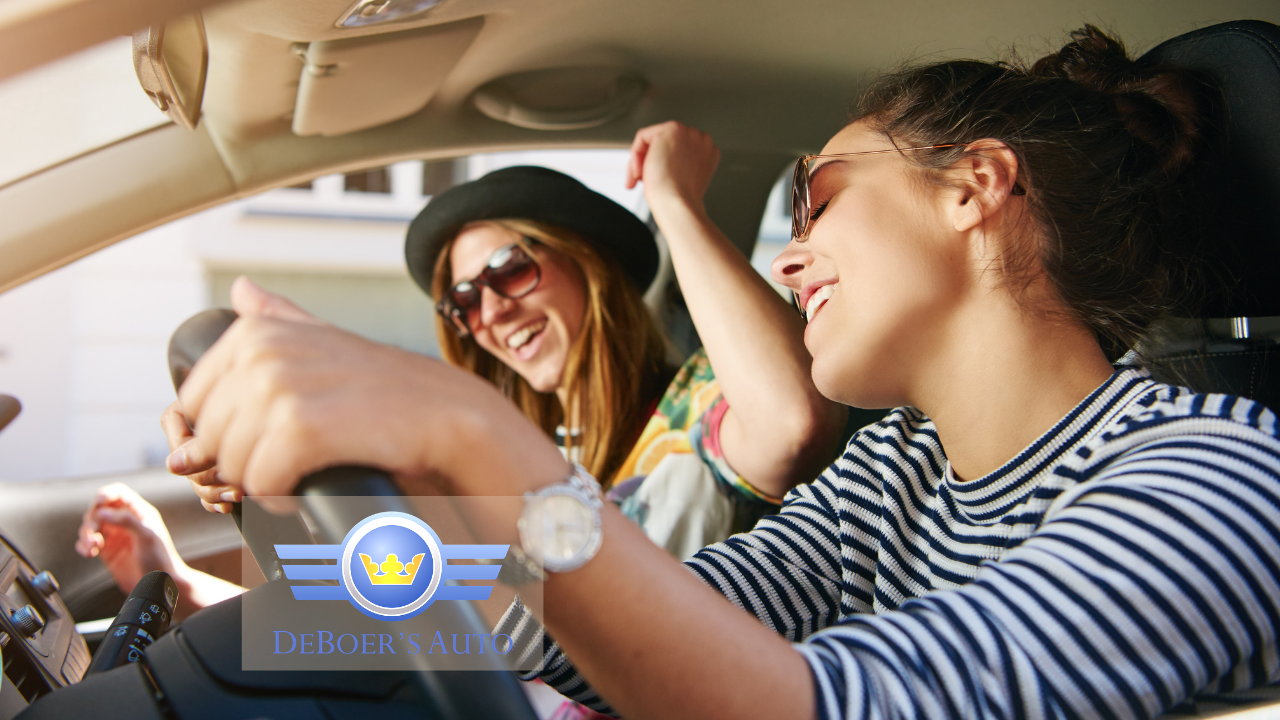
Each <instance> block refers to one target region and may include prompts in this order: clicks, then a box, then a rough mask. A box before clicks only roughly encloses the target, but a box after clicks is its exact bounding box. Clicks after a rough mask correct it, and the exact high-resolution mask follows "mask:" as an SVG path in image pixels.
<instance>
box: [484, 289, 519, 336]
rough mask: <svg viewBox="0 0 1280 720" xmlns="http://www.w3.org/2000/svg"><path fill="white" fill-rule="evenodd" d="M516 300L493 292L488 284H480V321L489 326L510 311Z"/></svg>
mask: <svg viewBox="0 0 1280 720" xmlns="http://www.w3.org/2000/svg"><path fill="white" fill-rule="evenodd" d="M515 304H516V301H515V300H512V299H511V298H508V297H503V296H501V295H499V294H498V293H496V292H494V291H493V289H492V288H490V287H489V286H488V285H481V286H480V323H481V325H483V326H486V327H487V326H489V325H491V324H492V323H494V322H496V321H498V320H500V319H502V316H503V315H506V314H507V313H508V312H511V308H513V307H515Z"/></svg>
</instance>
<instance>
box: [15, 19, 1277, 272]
mask: <svg viewBox="0 0 1280 720" xmlns="http://www.w3.org/2000/svg"><path fill="white" fill-rule="evenodd" d="M198 2H199V0H190V1H184V2H181V3H178V4H176V5H170V7H177V8H180V9H186V8H188V7H190V6H192V5H194V4H197V3H198ZM77 7H96V8H99V9H98V11H97V12H98V14H99V15H101V14H102V13H103V12H104V10H103V9H102V8H106V9H108V10H112V9H114V10H116V11H118V13H124V12H126V10H127V11H128V12H133V13H135V14H134V15H131V16H129V17H131V18H133V17H136V18H137V20H136V21H135V22H138V23H142V24H146V22H148V20H151V19H155V18H156V17H157V16H156V15H155V13H158V12H161V11H160V10H156V9H155V8H157V7H159V5H157V4H156V3H134V4H130V3H124V2H120V1H118V0H96V1H95V0H0V38H5V37H14V36H15V35H20V34H21V30H22V28H23V23H28V24H29V25H30V26H31V27H39V28H41V29H42V32H47V31H48V29H49V28H50V27H53V26H54V25H52V24H51V23H54V22H55V21H56V22H64V23H67V25H66V27H67V28H68V37H69V38H74V37H78V36H76V35H75V32H81V34H82V35H83V37H84V38H85V39H84V41H83V42H84V43H88V42H90V41H99V40H101V39H103V38H101V37H96V38H95V37H93V36H92V33H87V31H83V28H81V27H80V26H79V25H74V23H72V21H71V20H70V19H68V18H70V17H72V16H73V15H74V13H73V12H72V10H74V9H75V8H77ZM349 7H350V0H240V1H239V2H232V3H227V4H222V5H216V6H212V7H206V8H205V9H204V20H205V26H206V28H207V32H208V40H209V73H208V83H207V86H206V90H205V98H204V104H203V112H204V115H203V118H202V120H201V121H200V124H199V126H198V127H197V128H196V130H194V131H188V130H184V129H182V128H180V127H178V126H175V125H166V126H163V127H160V128H157V129H155V130H152V131H149V132H145V133H142V134H140V135H137V136H134V137H131V138H127V139H125V140H123V141H120V142H117V143H115V144H113V145H111V146H108V147H105V148H102V149H99V150H97V151H94V152H91V153H88V154H86V155H82V156H80V157H78V158H74V159H71V160H68V161H66V162H63V163H61V164H59V165H57V166H54V167H52V168H48V169H46V170H44V171H42V172H38V173H35V174H33V175H28V176H27V177H25V178H22V179H20V180H17V181H15V182H13V183H10V184H8V185H6V186H4V187H0V217H2V218H4V222H2V223H0V259H2V260H3V261H2V262H0V291H2V290H5V289H8V288H10V287H13V286H14V285H17V284H19V283H21V282H24V281H25V280H28V279H30V278H32V277H35V276H37V275H40V274H42V273H44V272H47V271H49V270H51V269H53V268H55V267H58V266H60V265H63V264H65V263H67V262H70V261H71V260H73V259H75V258H78V257H81V256H83V255H85V254H88V253H90V252H92V251H94V250H96V249H98V248H101V247H103V246H105V245H108V244H111V243H113V242H116V241H118V240H121V239H123V238H126V237H129V236H132V235H134V234H136V233H138V232H140V231H142V230H145V229H147V228H150V227H154V226H156V225H159V224H162V223H164V222H167V221H169V220H172V219H175V218H178V217H181V216H184V215H187V214H190V213H192V212H195V211H197V210H200V209H203V208H206V207H210V206H213V205H217V204H220V203H223V202H226V201H228V200H230V199H233V198H237V197H241V196H244V195H247V194H252V193H257V192H261V191H263V190H266V189H269V188H272V187H277V186H280V185H285V184H291V183H294V182H297V181H299V180H305V179H309V178H312V177H315V176H318V175H322V174H326V173H331V172H337V171H343V170H350V169H356V168H361V167H368V166H373V165H381V164H384V163H388V162H392V161H396V160H401V159H406V158H433V157H448V156H454V155H459V154H467V153H472V152H478V151H487V150H496V149H516V148H529V147H536V146H545V145H555V146H560V147H617V146H625V145H626V144H628V143H629V141H630V139H631V136H632V134H633V133H634V131H635V129H636V128H638V127H640V126H643V125H645V124H648V123H653V122H658V121H662V120H666V119H670V118H676V119H680V120H682V121H685V122H688V123H691V124H693V125H696V126H698V127H701V128H703V129H705V130H707V131H709V132H711V133H712V134H713V136H715V138H716V139H717V141H718V142H719V143H720V145H721V147H722V148H723V149H724V151H725V153H724V160H723V161H722V165H721V171H720V173H719V175H718V178H717V182H716V185H715V186H713V188H712V191H711V193H710V194H709V197H708V205H709V207H711V208H713V210H714V211H715V212H714V214H715V215H717V216H718V219H719V220H720V221H721V223H722V224H724V225H726V230H727V231H728V233H729V235H730V237H733V238H734V239H735V241H736V242H738V243H739V245H740V246H742V247H743V248H744V249H748V248H749V247H750V245H751V243H752V242H754V233H755V228H756V225H757V224H758V221H759V212H760V210H761V209H762V207H763V204H764V202H763V201H764V197H765V195H766V194H767V192H768V189H769V187H770V186H771V185H772V184H773V182H774V180H776V178H777V177H778V176H779V173H781V172H782V171H783V169H784V167H785V165H786V163H787V161H788V159H790V158H794V157H795V156H796V155H798V154H800V153H802V152H810V151H813V150H815V149H816V148H819V147H821V145H822V144H823V142H824V141H825V139H826V138H827V137H828V136H830V135H831V134H832V133H833V132H834V131H835V130H836V129H838V128H839V127H840V125H841V123H842V122H843V120H844V119H845V118H846V117H847V113H848V109H849V101H850V98H852V97H853V96H854V95H855V93H856V91H857V90H858V88H859V86H860V85H861V84H862V83H863V82H864V81H865V79H866V78H867V77H868V76H869V75H870V74H872V73H874V72H875V71H877V70H883V69H886V68H892V67H894V66H895V65H897V64H899V63H901V62H903V61H906V60H910V59H937V58H945V57H958V56H965V57H988V58H989V57H992V56H993V55H994V54H995V53H997V52H998V51H1000V50H1001V49H1003V48H1005V47H1007V46H1009V45H1010V44H1012V43H1016V44H1017V45H1018V46H1019V47H1021V48H1024V53H1025V54H1026V55H1030V56H1035V55H1037V54H1040V53H1042V52H1043V51H1045V50H1047V49H1049V48H1051V47H1053V46H1055V45H1056V44H1060V43H1061V41H1062V39H1063V37H1064V36H1065V33H1066V32H1067V31H1068V30H1070V29H1072V28H1075V27H1078V26H1080V25H1081V24H1083V23H1084V22H1094V23H1097V24H1100V25H1102V26H1104V27H1108V28H1110V29H1113V30H1115V31H1116V32H1118V33H1119V34H1120V35H1121V36H1122V37H1123V38H1125V39H1126V41H1127V42H1128V43H1129V45H1130V46H1131V48H1133V49H1134V50H1136V51H1139V52H1140V51H1142V50H1145V49H1146V48H1149V47H1151V46H1153V45H1155V44H1156V43H1158V42H1159V41H1161V40H1164V39H1167V38H1169V37H1172V36H1174V35H1178V34H1180V33H1183V32H1186V31H1188V30H1192V29H1195V28H1197V27H1203V26H1205V25H1208V24H1212V23H1215V22H1221V21H1226V20H1237V19H1245V18H1250V19H1261V20H1267V21H1270V22H1277V23H1280V2H1276V1H1275V0H1216V1H1215V2H1207V1H1205V0H1201V1H1199V2H1188V1H1186V0H999V1H995V0H990V1H983V2H976V1H975V2H961V1H957V0H946V1H943V0H875V1H862V0H831V1H819V0H788V1H787V2H776V1H775V2H765V1H762V0H726V1H722V2H710V1H708V0H643V1H640V0H630V1H622V0H444V2H442V3H441V4H440V5H438V6H437V7H435V8H434V9H433V10H431V11H430V12H429V13H428V14H427V15H426V16H424V17H423V18H422V19H420V20H418V21H411V22H403V23H397V24H388V25H385V26H371V27H366V28H361V29H340V28H338V27H336V26H335V21H336V20H337V19H338V18H339V17H340V16H342V15H343V13H344V12H346V11H347V10H348V8H349ZM14 8H17V9H18V10H22V11H23V12H25V14H23V12H17V11H15V10H14ZM130 8H131V9H130ZM6 10H8V11H9V12H8V14H7V15H6ZM148 13H150V14H148ZM91 15H92V13H91ZM113 17H114V16H113ZM51 18H52V19H51ZM76 28H80V30H76ZM55 45H56V44H55ZM63 45H74V42H73V40H71V39H64V42H63ZM74 49H77V48H76V47H65V48H63V47H62V46H61V45H57V47H56V48H55V50H48V49H46V50H45V53H46V55H47V56H48V57H52V55H49V53H52V52H55V51H57V52H63V53H65V52H70V51H72V50H74ZM6 61H7V62H10V65H11V66H12V64H13V63H15V62H18V61H17V60H13V59H12V58H11V57H8V56H6V55H5V54H4V53H3V52H0V63H4V62H6ZM530 71H544V72H541V73H538V72H533V73H531V72H530ZM11 72H12V69H11V67H10V68H6V67H5V66H4V65H2V64H0V77H3V76H4V75H6V74H10V73H11ZM521 73H523V75H521ZM513 76H514V77H513ZM624 81H625V82H624ZM615 83H620V84H615ZM626 83H631V84H630V85H627V84H626ZM620 87H625V88H630V89H631V91H633V97H631V98H630V100H628V101H627V104H626V105H625V107H623V106H619V107H622V110H621V111H620V112H622V114H621V115H620V116H619V117H616V118H615V119H612V120H610V121H608V122H606V123H604V124H602V125H597V126H595V127H580V125H581V124H583V123H578V125H579V126H575V129H568V130H545V129H531V128H530V127H521V126H519V124H520V123H519V120H518V118H519V117H520V116H521V115H520V113H517V112H514V111H513V113H512V117H513V118H515V119H516V120H515V121H516V124H512V122H502V121H499V120H494V119H491V118H490V117H487V116H486V115H484V114H482V113H481V112H480V111H479V110H477V109H476V103H475V102H474V101H473V98H474V97H475V95H476V93H477V90H481V89H482V88H484V90H482V92H481V94H482V95H484V96H485V97H486V98H489V99H490V100H492V99H493V98H494V97H497V98H498V101H499V102H502V101H503V100H502V99H503V98H506V101H509V102H510V103H512V104H514V105H515V106H516V107H515V110H519V111H522V112H524V115H525V116H529V117H533V118H534V119H535V120H536V119H537V118H540V117H547V118H552V119H555V118H571V117H574V116H575V115H574V114H575V113H578V111H579V110H581V108H582V107H588V108H589V107H591V106H592V104H593V103H601V102H604V101H606V100H608V98H609V97H610V93H611V92H613V91H616V90H617V88H620ZM495 88H496V90H495ZM139 92H142V91H141V89H139ZM615 94H616V92H615ZM632 100H634V104H632V103H631V101H632ZM491 104H492V103H491ZM13 111H15V109H14V108H0V112H13ZM157 112H158V111H157ZM588 114H589V113H588ZM526 124H528V123H526ZM567 124H569V125H572V123H567ZM586 124H590V123H586Z"/></svg>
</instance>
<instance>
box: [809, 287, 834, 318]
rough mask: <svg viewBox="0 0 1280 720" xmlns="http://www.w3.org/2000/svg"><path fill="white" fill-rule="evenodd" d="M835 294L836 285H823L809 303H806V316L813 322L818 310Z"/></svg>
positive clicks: (811, 296) (810, 297)
mask: <svg viewBox="0 0 1280 720" xmlns="http://www.w3.org/2000/svg"><path fill="white" fill-rule="evenodd" d="M835 292H836V286H835V283H832V284H831V285H823V286H822V287H820V288H818V290H817V292H815V293H814V294H813V295H810V296H809V302H807V303H805V306H804V316H805V317H806V318H808V319H809V321H810V322H812V321H813V316H814V314H815V313H817V312H818V308H820V307H822V304H823V303H825V302H826V301H827V300H828V299H829V298H830V297H831V296H832V295H834V294H835Z"/></svg>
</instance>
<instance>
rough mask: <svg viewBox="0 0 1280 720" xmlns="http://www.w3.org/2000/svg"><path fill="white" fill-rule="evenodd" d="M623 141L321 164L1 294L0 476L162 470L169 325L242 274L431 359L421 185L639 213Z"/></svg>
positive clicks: (764, 231)
mask: <svg viewBox="0 0 1280 720" xmlns="http://www.w3.org/2000/svg"><path fill="white" fill-rule="evenodd" d="M626 161H627V152H626V151H625V150H555V151H528V152H504V153H489V154H483V155H473V156H470V157H465V158H459V159H447V160H433V161H418V160H415V161H408V162H401V163H396V164H394V165H390V166H385V167H375V168H368V169H365V170H359V171H354V172H349V173H345V174H336V175H328V176H323V177H318V178H315V179H314V180H312V181H310V182H305V183H301V184H299V185H297V186H294V187H287V188H279V189H276V190H271V191H269V192H266V193H262V194H260V195H257V196H255V197H251V198H247V199H243V200H238V201H235V202H231V203H227V204H225V205H222V206H219V207H216V208H212V209H210V210H206V211H204V212H201V213H197V214H195V215H191V216H189V217H186V218H183V219H180V220H177V221H174V222H171V223H169V224H167V225H163V226H161V227H158V228H155V229H152V230H149V231H147V232H144V233H141V234H139V235H137V236H135V237H133V238H131V239H129V240H125V241H122V242H120V243H117V244H115V245H113V246H111V247H109V248H106V249H105V250H102V251H99V252H97V253H94V254H93V255H90V256H88V257H86V258H84V259H82V260H79V261H77V262H75V263H72V264H70V265H68V266H66V267H64V268H62V269H59V270H57V271H54V272H51V273H48V274H47V275H44V276H42V277H40V278H38V279H36V280H33V281H31V282H28V283H25V284H23V285H21V286H19V287H17V288H14V289H13V290H10V291H8V292H6V293H4V294H0V393H8V394H12V395H14V396H16V397H18V398H19V399H20V400H22V402H23V405H24V410H23V413H22V414H21V415H20V416H19V417H18V418H17V419H16V420H15V421H14V422H13V423H12V425H10V426H9V427H8V428H7V429H6V430H5V431H4V433H0V481H31V480H40V479H51V478H59V477H69V476H85V475H109V474H114V473H130V472H136V471H138V470H140V469H144V468H148V467H157V468H158V467H161V466H162V465H163V463H164V458H165V456H166V455H167V447H166V445H165V441H164V437H163V435H162V434H161V432H160V428H159V422H158V420H159V416H160V412H161V411H162V410H163V409H164V408H165V406H167V405H168V404H169V403H170V402H171V401H172V399H173V388H172V387H171V386H170V384H169V380H168V373H167V369H166V366H165V357H166V355H165V352H166V347H167V343H168V338H169V335H170V334H171V333H172V332H173V330H174V329H175V328H176V327H177V326H178V325H179V324H180V323H181V322H182V321H183V320H185V319H186V318H187V317H189V316H191V315H193V314H195V313H196V312H198V311H200V310H202V309H205V308H207V307H215V306H226V305H228V304H229V290H230V286H231V282H232V281H233V280H234V279H235V278H236V277H237V276H238V275H241V274H244V275H248V276H249V277H250V278H252V279H253V280H255V281H256V282H258V283H259V284H261V285H263V286H264V287H266V288H267V289H268V290H272V291H274V292H279V293H282V294H284V295H286V296H288V297H290V298H292V299H293V300H294V301H295V302H297V303H298V304H299V305H301V306H302V307H303V308H305V309H307V310H308V311H310V312H312V313H314V314H316V315H318V316H320V317H321V318H324V319H325V320H328V321H330V322H333V323H334V324H336V325H338V326H340V327H343V328H346V329H349V330H351V331H353V332H357V333H360V334H362V335H364V336H366V337H370V338H372V339H374V340H378V341H380V342H386V343H390V344H393V345H398V346H401V347H404V348H408V349H410V350H413V351H415V352H420V353H425V354H428V355H435V354H437V352H438V351H437V348H436V341H435V325H434V323H435V320H434V317H433V315H432V313H433V310H432V305H431V302H430V300H429V299H428V298H427V297H426V296H425V295H424V294H423V293H422V292H421V291H420V290H419V289H418V288H417V286H416V285H414V284H413V282H412V281H411V280H410V279H409V276H408V273H407V272H406V270H405V267H404V260H403V243H404V233H405V229H406V227H407V225H408V222H409V221H410V220H411V219H412V218H413V217H414V216H415V215H416V214H417V213H418V211H419V210H420V209H421V208H422V206H423V205H424V204H425V203H426V202H428V201H429V199H430V196H431V195H432V194H434V193H438V192H440V191H441V190H444V189H446V188H448V187H450V186H452V185H453V184H456V183H458V182H462V181H465V180H467V179H471V178H476V177H479V176H481V175H484V174H485V173H487V172H490V171H492V170H496V169H498V168H501V167H507V166H511V165H521V164H537V165H544V166H547V167H552V168H555V169H557V170H560V171H562V172H566V173H568V174H570V175H573V176H574V177H577V178H578V179H579V180H581V181H582V182H583V183H584V184H586V185H588V186H589V187H591V188H592V189H593V190H596V191H598V192H601V193H603V194H605V195H608V196H609V197H611V198H613V199H614V200H615V201H617V202H618V203H620V204H621V205H623V206H624V207H626V208H628V209H630V210H632V211H633V212H635V213H636V215H637V216H639V217H641V218H642V219H647V218H648V215H649V213H648V208H647V206H646V205H645V202H644V196H643V192H642V190H641V189H640V188H634V189H631V190H627V189H626V188H624V187H623V185H622V179H623V174H624V168H625V164H626ZM784 194H785V187H784V183H780V184H779V186H778V187H776V188H775V189H774V193H773V195H772V196H771V197H770V201H769V208H768V209H767V210H766V219H765V222H764V223H763V225H762V228H761V243H760V249H759V250H757V252H756V257H755V258H754V260H753V263H754V264H755V265H756V266H757V267H758V268H760V269H761V270H762V271H763V272H764V273H765V274H766V275H767V273H768V265H769V262H770V261H772V259H773V257H774V255H776V254H777V252H778V251H779V250H780V249H781V247H782V246H783V245H785V242H786V238H787V232H788V230H787V229H786V228H789V227H790V224H789V223H790V219H789V217H787V216H786V214H785V210H784V209H783V206H784V205H786V203H783V202H782V201H781V198H782V197H783V195H784Z"/></svg>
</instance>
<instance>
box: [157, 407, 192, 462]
mask: <svg viewBox="0 0 1280 720" xmlns="http://www.w3.org/2000/svg"><path fill="white" fill-rule="evenodd" d="M160 429H161V430H163V431H164V437H165V440H167V441H168V442H169V451H170V452H173V450H175V449H176V448H177V447H178V446H179V445H181V444H182V443H184V442H186V441H187V440H189V439H190V438H191V426H190V425H188V424H187V418H186V416H185V415H183V414H182V403H180V402H178V401H177V400H174V401H173V402H172V403H170V404H169V407H167V408H165V409H164V413H162V414H161V415H160Z"/></svg>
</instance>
